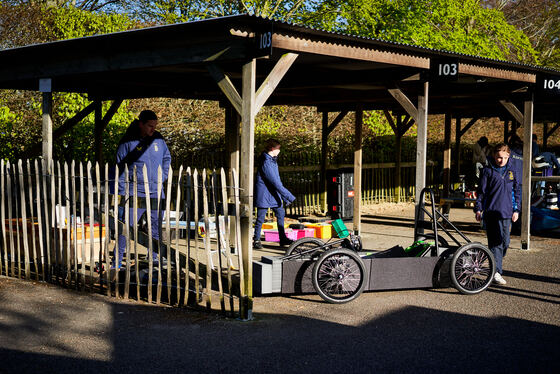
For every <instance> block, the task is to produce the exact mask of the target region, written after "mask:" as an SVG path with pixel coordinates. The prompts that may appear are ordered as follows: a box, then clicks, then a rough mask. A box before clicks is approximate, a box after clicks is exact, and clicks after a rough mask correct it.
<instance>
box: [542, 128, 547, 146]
mask: <svg viewBox="0 0 560 374" xmlns="http://www.w3.org/2000/svg"><path fill="white" fill-rule="evenodd" d="M547 142H548V122H545V123H543V132H542V150H543V151H544V150H546V146H547Z"/></svg>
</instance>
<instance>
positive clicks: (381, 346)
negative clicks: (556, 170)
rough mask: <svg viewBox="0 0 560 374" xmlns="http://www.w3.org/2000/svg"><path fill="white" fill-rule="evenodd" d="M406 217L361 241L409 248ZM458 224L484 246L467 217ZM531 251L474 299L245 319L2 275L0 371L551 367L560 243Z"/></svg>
mask: <svg viewBox="0 0 560 374" xmlns="http://www.w3.org/2000/svg"><path fill="white" fill-rule="evenodd" d="M400 213H402V214H400ZM452 213H453V212H452ZM463 215H464V216H463ZM407 217H410V215H409V212H407V211H404V210H403V212H397V213H395V212H391V213H383V214H379V215H376V214H371V215H367V214H366V215H365V216H364V226H363V228H362V229H363V231H362V236H363V238H364V243H366V244H365V245H368V246H376V245H379V246H381V247H383V246H386V245H389V244H390V243H395V242H401V243H403V242H404V244H406V243H407V242H408V241H409V240H410V236H411V229H410V221H409V220H408V218H407ZM452 218H453V216H452ZM454 221H455V222H457V223H458V224H459V225H462V227H463V228H464V229H465V230H466V231H468V235H469V237H471V238H473V239H475V240H481V241H484V237H483V236H482V233H481V232H479V231H478V230H477V226H476V224H475V223H474V222H473V221H472V214H471V213H470V212H459V213H457V215H456V217H455V219H454ZM373 223H374V224H373ZM388 238H392V239H390V240H389V239H388ZM532 243H533V246H532V249H531V250H530V251H522V250H520V249H518V248H519V239H518V238H516V237H514V238H513V240H512V248H511V249H510V251H509V252H508V255H507V257H506V258H505V260H504V267H505V273H504V277H505V278H506V280H507V281H508V284H507V285H506V286H501V287H498V286H493V287H491V288H489V289H488V290H487V291H485V292H483V293H481V294H479V295H474V296H464V295H461V294H459V293H458V292H457V291H455V290H454V289H451V288H449V289H434V290H401V291H385V292H367V293H364V294H362V295H361V296H360V297H359V298H358V299H356V300H355V301H353V302H351V303H348V304H343V305H331V304H326V303H324V302H322V301H321V299H320V298H319V297H318V296H317V295H300V296H293V297H280V296H275V297H258V298H256V299H255V307H254V315H255V318H254V320H252V321H249V322H243V321H239V320H236V319H231V318H224V317H222V316H220V315H219V314H215V313H211V314H208V313H205V312H198V311H193V310H189V309H177V308H169V307H158V306H155V305H147V304H145V303H136V302H132V301H130V302H129V301H123V300H115V299H110V298H107V297H105V296H102V295H92V294H87V293H79V292H76V291H72V290H68V289H63V288H60V287H58V286H54V285H48V284H44V283H37V282H31V281H22V280H14V279H8V278H5V277H0V373H28V372H46V373H66V372H72V373H89V372H91V373H109V372H111V373H129V372H131V373H132V372H135V373H143V372H157V373H160V372H161V373H199V372H205V373H215V372H225V373H228V372H244V373H251V372H259V373H260V372H263V373H265V372H266V373H268V372H270V373H280V372H281V373H304V372H305V373H319V372H321V373H325V372H334V373H352V372H354V373H356V372H358V373H362V372H363V373H366V372H367V373H377V372H380V373H391V372H399V373H402V372H420V373H424V372H430V373H439V372H446V373H449V372H452V373H475V372H476V373H502V372H510V373H521V372H531V373H534V372H542V373H549V372H550V373H552V372H557V370H558V367H559V365H560V354H559V352H560V308H559V304H560V248H559V244H560V240H559V239H557V238H533V242H532ZM393 245H394V244H393Z"/></svg>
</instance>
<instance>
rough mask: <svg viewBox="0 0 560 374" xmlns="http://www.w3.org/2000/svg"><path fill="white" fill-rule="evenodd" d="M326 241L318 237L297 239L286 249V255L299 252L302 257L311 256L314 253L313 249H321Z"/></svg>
mask: <svg viewBox="0 0 560 374" xmlns="http://www.w3.org/2000/svg"><path fill="white" fill-rule="evenodd" d="M324 244H325V243H324V242H323V241H322V240H320V239H317V238H301V239H299V240H296V241H295V242H293V243H292V244H290V246H289V247H288V249H287V250H286V256H289V255H294V254H299V255H300V256H301V257H302V258H303V257H306V258H309V257H311V255H312V254H313V253H315V252H316V251H313V249H317V250H319V249H321V247H322V246H323V245H324Z"/></svg>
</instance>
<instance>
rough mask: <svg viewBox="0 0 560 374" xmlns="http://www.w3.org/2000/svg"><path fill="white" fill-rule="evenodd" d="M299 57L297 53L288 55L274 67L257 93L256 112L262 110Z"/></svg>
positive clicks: (283, 56) (281, 58)
mask: <svg viewBox="0 0 560 374" xmlns="http://www.w3.org/2000/svg"><path fill="white" fill-rule="evenodd" d="M297 57H298V55H297V54H296V53H286V54H284V55H282V57H280V60H278V62H277V63H276V65H274V68H272V71H271V72H270V74H268V76H267V77H266V79H265V80H264V82H263V83H262V84H261V86H260V87H259V89H258V91H257V93H256V99H255V111H256V112H257V113H258V112H259V111H260V110H261V108H262V106H263V105H264V103H265V102H266V100H268V98H269V97H270V95H272V93H273V92H274V90H275V89H276V87H277V86H278V83H280V81H281V80H282V78H283V77H284V75H286V73H287V72H288V70H289V69H290V66H292V64H293V63H294V61H295V60H296V58H297Z"/></svg>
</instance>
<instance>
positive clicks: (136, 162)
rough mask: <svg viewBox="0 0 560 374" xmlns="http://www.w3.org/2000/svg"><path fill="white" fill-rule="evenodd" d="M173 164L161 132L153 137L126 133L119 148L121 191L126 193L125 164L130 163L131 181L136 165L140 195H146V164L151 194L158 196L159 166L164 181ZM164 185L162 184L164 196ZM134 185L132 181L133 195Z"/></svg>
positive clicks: (131, 190) (131, 189) (129, 173)
mask: <svg viewBox="0 0 560 374" xmlns="http://www.w3.org/2000/svg"><path fill="white" fill-rule="evenodd" d="M170 164H171V154H170V153H169V149H168V148H167V144H166V143H165V140H164V139H163V137H162V136H161V134H160V133H159V132H157V131H156V132H154V135H153V136H151V137H145V138H141V137H140V136H139V135H137V134H133V135H128V134H127V135H125V136H124V137H123V139H122V140H121V141H120V143H119V147H118V149H117V165H118V167H119V193H120V194H124V165H128V176H129V181H130V182H132V181H133V177H134V176H133V171H134V166H136V170H137V171H136V174H137V181H138V196H146V191H145V188H144V173H143V171H142V169H143V167H144V165H146V169H147V173H148V186H149V189H150V196H151V197H152V198H156V197H157V176H158V166H161V173H162V183H163V182H164V181H165V180H167V173H168V172H169V165H170ZM163 190H164V187H163V185H162V197H163V196H164V194H163ZM133 191H134V187H133V185H132V183H130V195H131V196H132V195H133Z"/></svg>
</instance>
